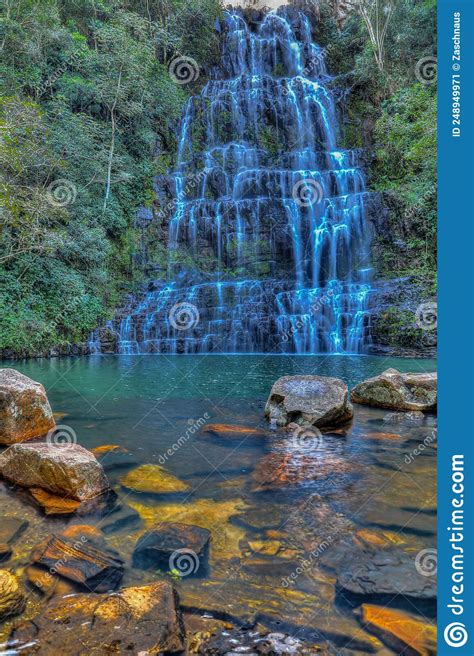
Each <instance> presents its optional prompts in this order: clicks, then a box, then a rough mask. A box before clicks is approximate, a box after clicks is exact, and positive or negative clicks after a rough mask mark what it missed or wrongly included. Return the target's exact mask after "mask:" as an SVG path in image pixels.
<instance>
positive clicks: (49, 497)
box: [29, 487, 81, 515]
mask: <svg viewBox="0 0 474 656" xmlns="http://www.w3.org/2000/svg"><path fill="white" fill-rule="evenodd" d="M29 492H30V494H31V496H32V497H33V499H34V500H35V501H36V502H37V503H38V504H39V505H40V506H41V508H42V509H43V510H44V512H45V513H46V515H70V514H71V513H73V512H75V511H76V510H77V509H78V508H79V507H80V505H81V502H80V501H77V500H76V499H67V498H66V497H58V496H57V495H55V494H51V493H50V492H46V490H42V489H41V488H40V487H32V488H31V489H30V491H29Z"/></svg>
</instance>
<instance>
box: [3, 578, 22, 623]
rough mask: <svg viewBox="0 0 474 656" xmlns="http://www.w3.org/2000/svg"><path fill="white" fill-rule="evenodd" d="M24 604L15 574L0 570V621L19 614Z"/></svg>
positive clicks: (20, 587)
mask: <svg viewBox="0 0 474 656" xmlns="http://www.w3.org/2000/svg"><path fill="white" fill-rule="evenodd" d="M25 602H26V598H25V593H24V590H23V588H22V586H21V584H20V582H19V580H18V578H17V577H16V576H15V574H12V573H11V572H9V571H8V570H6V569H0V620H2V619H3V618H4V617H10V616H11V615H18V614H19V613H21V612H22V611H23V609H24V607H25Z"/></svg>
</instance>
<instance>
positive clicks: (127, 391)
mask: <svg viewBox="0 0 474 656" xmlns="http://www.w3.org/2000/svg"><path fill="white" fill-rule="evenodd" d="M6 366H11V363H6ZM391 366H394V367H396V368H398V369H400V370H402V371H432V370H434V367H435V363H434V362H433V361H426V360H416V361H415V360H402V359H393V358H392V359H385V358H375V357H363V356H362V357H340V356H320V357H314V356H304V357H276V356H231V357H229V356H185V357H180V356H177V357H172V356H170V357H168V356H111V357H100V356H99V357H91V358H84V359H64V360H49V361H46V360H44V361H42V360H39V361H30V362H26V363H19V364H15V368H17V369H19V370H21V371H22V372H23V373H25V374H26V375H28V376H30V377H32V378H33V379H35V380H38V381H40V382H42V383H43V384H44V385H45V387H46V389H47V393H48V396H49V399H50V402H51V405H52V407H53V410H54V411H55V412H57V413H60V414H59V417H60V418H58V423H61V424H64V425H67V426H69V427H71V428H72V429H73V431H74V432H75V433H76V435H77V440H78V442H79V443H80V444H82V445H83V446H85V447H87V448H94V447H97V446H99V445H105V444H117V445H121V446H123V447H126V448H127V449H128V450H129V452H128V453H127V454H123V453H122V454H120V453H119V454H117V453H113V452H110V453H109V454H106V455H105V456H104V460H103V463H104V466H105V467H106V468H107V474H108V476H109V479H110V481H111V484H112V486H113V487H114V489H115V490H116V491H117V493H118V494H119V497H120V499H121V500H122V501H123V502H124V503H125V504H128V505H129V506H130V507H131V508H133V509H134V510H136V511H138V513H139V514H140V516H141V524H137V523H132V524H127V522H126V521H124V522H123V523H122V524H121V523H120V522H117V523H116V525H113V526H112V528H111V529H110V527H109V528H108V532H107V541H108V542H109V544H110V546H112V547H114V548H116V549H117V550H118V551H120V552H121V554H122V555H123V556H124V557H125V559H126V560H127V562H128V563H130V556H131V553H132V550H133V546H134V544H135V542H136V540H137V538H138V536H139V535H140V534H141V533H142V532H143V530H144V528H146V527H149V526H151V525H152V524H153V522H155V521H158V520H159V521H170V520H172V521H180V522H184V523H188V524H196V525H198V526H202V527H204V528H208V529H209V530H211V533H212V543H211V550H210V555H209V559H210V563H209V573H208V577H207V578H206V579H204V580H202V579H193V578H183V579H181V580H178V581H177V586H178V588H179V590H180V596H181V600H182V603H183V606H184V607H185V608H188V609H191V608H192V609H194V611H196V612H198V614H200V615H203V614H205V613H211V614H213V615H214V616H222V617H224V616H225V617H224V618H231V619H232V620H233V621H239V622H244V623H245V622H246V621H249V619H252V618H253V619H254V620H258V621H260V622H261V623H262V624H263V625H264V626H270V627H272V628H275V627H277V628H278V626H280V627H282V628H284V629H285V630H288V631H290V632H291V633H292V634H294V635H297V636H298V637H305V638H307V639H309V638H311V639H315V638H318V639H322V638H324V639H328V640H329V641H330V642H331V644H334V645H337V648H338V649H340V648H342V647H343V646H344V645H345V644H347V642H348V641H349V642H351V644H352V647H350V648H352V649H355V648H356V647H354V646H353V645H354V644H356V645H357V649H358V650H359V651H360V652H362V653H373V652H374V651H375V652H376V651H377V650H379V649H382V646H381V644H380V643H379V641H378V640H377V639H376V638H374V637H373V636H370V635H369V634H368V633H367V632H365V631H363V630H362V629H361V628H360V625H359V623H358V621H357V620H356V618H355V616H354V613H353V611H352V608H351V607H350V606H351V604H350V603H349V602H350V601H351V600H350V599H349V600H347V599H346V598H345V595H342V596H341V594H339V592H338V590H337V588H336V580H337V579H338V578H339V576H340V575H341V573H342V571H343V570H344V568H345V569H347V567H348V564H347V563H348V559H349V562H350V561H351V559H352V561H353V562H358V559H359V560H360V559H361V558H362V559H363V558H365V556H366V554H367V553H369V554H370V553H372V552H373V553H380V552H385V553H387V554H391V553H394V552H396V553H397V554H399V555H400V554H401V561H400V563H401V564H400V568H401V569H400V578H401V579H404V578H406V577H410V576H411V578H412V579H413V576H415V577H416V576H417V572H416V570H415V557H416V555H417V554H418V553H419V552H420V551H422V550H424V549H432V548H434V547H435V526H436V525H435V512H436V476H435V474H436V449H435V446H436V443H435V441H434V440H433V438H432V437H431V438H430V436H432V433H433V428H434V423H435V420H434V418H433V417H425V418H424V419H421V420H419V419H418V420H417V419H416V417H415V418H413V419H411V420H405V421H400V420H399V418H397V417H392V418H390V417H387V415H388V413H387V412H386V411H384V410H379V409H374V408H368V407H363V406H356V407H355V417H354V421H353V422H352V424H351V425H350V426H348V427H347V428H345V429H344V430H338V431H335V432H333V433H330V434H326V435H323V436H322V437H321V438H319V437H317V439H314V440H311V439H309V440H298V439H295V438H294V436H292V435H291V433H290V434H288V433H286V432H285V431H283V430H270V428H269V426H268V424H267V423H266V422H265V421H264V418H263V408H264V404H265V401H266V398H267V396H268V393H269V391H270V388H271V386H272V383H273V382H274V381H275V380H276V379H277V378H278V377H279V376H281V375H287V374H297V373H301V374H309V373H315V374H321V375H331V376H337V377H340V378H342V379H343V380H345V381H346V382H347V383H348V385H349V386H350V387H351V386H353V385H354V384H356V383H358V382H360V381H361V380H362V379H364V378H367V377H369V376H371V375H375V374H378V373H380V372H381V371H383V370H385V369H387V368H388V367H391ZM206 422H207V423H210V422H212V423H226V424H239V425H242V426H245V427H250V428H256V427H259V428H261V429H263V436H258V435H257V436H255V435H254V436H252V437H246V436H245V433H244V434H243V436H242V437H241V436H239V435H237V436H235V435H230V436H229V435H227V436H225V437H218V436H216V435H212V434H210V433H204V432H203V431H202V430H201V427H202V425H203V423H206ZM420 444H424V445H425V446H424V447H423V448H422V449H421V454H420V455H413V453H414V452H415V449H417V447H419V445H420ZM418 451H419V449H418ZM149 463H151V464H156V465H162V466H165V467H166V469H167V470H168V471H169V472H171V473H172V474H173V475H174V476H175V477H177V478H178V479H179V480H180V481H183V482H184V483H186V484H187V485H188V486H189V489H188V490H187V491H186V492H181V493H180V494H174V495H173V494H172V495H157V494H153V493H149V492H144V493H138V492H133V491H131V490H130V489H126V488H125V487H123V486H122V485H121V482H120V481H121V479H122V480H123V478H124V476H125V475H126V473H127V472H128V471H130V470H131V469H133V468H134V467H136V466H137V465H141V464H149ZM0 494H1V501H2V503H3V506H2V507H3V509H4V510H3V514H6V515H18V516H22V517H25V518H26V519H27V520H28V521H29V527H28V530H27V531H26V532H25V533H24V535H23V536H22V538H21V541H20V542H19V543H16V544H15V545H14V548H13V555H12V558H11V560H10V561H9V562H8V568H13V569H17V570H18V571H22V568H24V567H26V566H27V565H28V564H29V554H30V551H31V548H32V547H33V546H34V545H35V544H37V543H38V542H39V540H40V539H41V538H42V537H43V536H46V535H47V534H49V533H51V532H52V531H58V530H61V528H62V527H64V526H65V525H66V524H67V523H68V521H71V520H67V519H65V518H61V517H59V518H58V517H56V518H45V517H44V516H43V515H41V514H40V513H39V512H38V511H37V510H36V508H35V507H34V506H33V505H32V504H31V503H30V502H29V501H28V500H27V498H26V496H25V495H24V494H19V493H18V492H14V491H11V490H8V489H7V488H6V486H4V487H3V488H2V489H1V492H0ZM73 521H75V522H76V523H84V521H85V522H87V523H96V522H97V521H98V518H94V517H86V518H81V519H80V520H77V519H75V520H73ZM397 557H398V556H397ZM405 557H406V559H405V560H404V558H405ZM410 568H412V569H413V576H412V572H411V571H410ZM402 570H403V571H402ZM160 575H161V574H160V573H159V572H150V571H145V572H144V571H141V570H134V569H133V568H132V567H131V566H127V568H126V574H125V577H124V581H123V583H124V585H130V584H135V583H143V582H146V581H149V580H151V579H153V578H156V577H158V576H160ZM413 580H415V579H413ZM216 585H217V586H218V589H219V593H218V594H216V589H217V588H216ZM415 592H416V591H415ZM40 603H41V597H40V596H39V595H37V594H36V593H35V594H33V595H32V596H31V598H30V600H29V606H28V609H27V612H26V616H28V614H29V613H30V614H32V613H34V610H35V608H37V606H38V604H40ZM392 605H395V606H399V607H404V608H405V609H406V608H407V606H408V608H409V610H410V612H411V613H420V612H421V613H422V614H423V616H424V617H427V616H432V615H433V612H434V610H433V606H432V605H430V604H429V603H428V602H427V600H426V599H417V598H416V596H415V597H411V598H410V599H409V601H408V602H407V601H406V600H405V599H404V598H403V597H399V598H398V599H394V600H393V602H392ZM224 608H225V609H227V610H226V612H225V613H223V609H224ZM7 626H9V624H7Z"/></svg>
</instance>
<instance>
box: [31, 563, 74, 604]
mask: <svg viewBox="0 0 474 656" xmlns="http://www.w3.org/2000/svg"><path fill="white" fill-rule="evenodd" d="M25 575H26V578H27V580H28V583H30V584H31V585H32V586H34V587H35V588H36V589H37V590H39V591H40V592H41V594H43V595H44V596H45V597H46V598H47V599H49V598H50V597H52V596H53V595H57V596H62V595H67V594H74V593H76V592H78V591H79V590H80V586H79V585H77V584H75V583H73V582H72V581H67V580H66V579H63V578H62V577H60V576H57V575H56V574H51V572H49V571H48V570H47V569H45V568H44V567H41V566H40V565H28V567H27V568H26V569H25Z"/></svg>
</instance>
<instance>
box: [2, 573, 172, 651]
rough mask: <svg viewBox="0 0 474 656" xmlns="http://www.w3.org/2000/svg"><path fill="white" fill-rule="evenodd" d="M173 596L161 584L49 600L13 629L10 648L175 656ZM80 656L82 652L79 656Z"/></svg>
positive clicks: (164, 584) (169, 586)
mask: <svg viewBox="0 0 474 656" xmlns="http://www.w3.org/2000/svg"><path fill="white" fill-rule="evenodd" d="M184 638H185V635H184V626H183V621H182V617H181V613H180V610H179V599H178V596H177V593H176V591H175V590H174V588H173V587H172V585H171V584H170V583H168V582H167V581H157V582H155V583H151V584H149V585H143V586H137V587H129V588H122V589H121V590H119V591H118V592H117V593H114V594H77V595H73V596H68V597H66V598H57V597H55V598H53V599H52V600H51V601H50V602H49V603H48V604H47V605H46V606H45V608H44V610H43V611H42V612H41V613H40V615H39V616H38V617H35V619H34V621H29V622H25V623H23V624H21V625H20V626H19V627H18V628H15V629H14V630H13V632H12V634H11V636H10V643H12V644H13V643H14V642H17V644H18V645H20V646H21V645H25V644H28V643H30V644H31V643H35V652H34V653H35V654H37V655H39V656H49V655H50V654H62V656H77V654H78V645H81V650H82V649H83V650H84V653H86V652H87V653H94V654H112V653H113V654H161V653H166V654H175V653H179V652H182V651H183V649H184ZM81 653H82V652H81Z"/></svg>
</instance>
